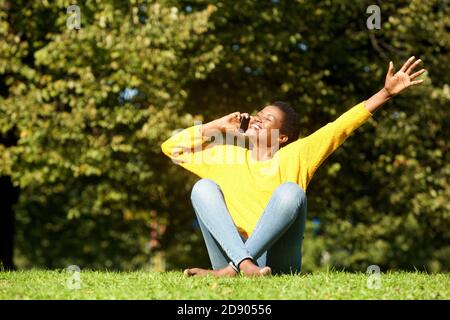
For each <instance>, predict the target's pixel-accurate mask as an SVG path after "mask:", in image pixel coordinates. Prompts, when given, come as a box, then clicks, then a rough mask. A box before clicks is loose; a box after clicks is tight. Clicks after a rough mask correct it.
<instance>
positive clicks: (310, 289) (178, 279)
mask: <svg viewBox="0 0 450 320" xmlns="http://www.w3.org/2000/svg"><path fill="white" fill-rule="evenodd" d="M70 277H71V275H70V274H69V273H67V272H66V271H65V270H58V271H43V270H30V271H15V272H0V299H262V300H264V299H450V275H449V274H426V273H420V272H414V273H407V272H395V273H384V274H382V275H381V279H380V280H381V281H380V287H379V288H378V289H375V288H372V289H371V288H369V287H368V285H367V284H368V281H367V280H368V276H367V275H366V274H363V273H348V272H337V271H330V272H319V273H313V274H306V275H300V276H289V275H286V276H272V277H268V278H258V279H256V278H254V279H250V278H246V277H241V276H239V277H236V278H221V279H218V278H212V277H207V278H185V277H184V276H183V274H182V273H181V272H165V273H152V272H145V271H138V272H105V271H85V270H82V271H81V273H80V289H69V287H68V284H67V280H68V279H69V278H70Z"/></svg>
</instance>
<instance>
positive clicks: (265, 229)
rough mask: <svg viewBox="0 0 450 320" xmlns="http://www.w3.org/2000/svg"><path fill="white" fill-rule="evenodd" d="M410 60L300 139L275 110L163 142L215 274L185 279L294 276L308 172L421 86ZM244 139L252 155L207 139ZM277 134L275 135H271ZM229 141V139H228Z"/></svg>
mask: <svg viewBox="0 0 450 320" xmlns="http://www.w3.org/2000/svg"><path fill="white" fill-rule="evenodd" d="M414 60H415V58H414V57H411V58H409V59H408V61H406V62H405V64H404V65H403V66H402V68H401V69H400V70H399V71H398V72H397V73H395V72H394V65H393V63H392V62H390V63H389V70H388V72H387V75H386V81H385V84H384V87H383V89H381V90H380V91H379V92H377V93H376V94H375V95H373V96H372V97H370V98H369V99H368V100H366V101H363V102H361V103H359V104H357V105H356V106H354V107H353V108H351V109H350V110H348V111H347V112H345V113H344V114H343V115H341V116H340V117H339V118H338V119H336V120H335V121H334V122H331V123H329V124H327V125H326V126H324V127H322V128H321V129H319V130H317V131H316V132H314V133H313V134H311V135H309V136H307V137H305V138H302V139H298V133H299V131H298V130H299V125H298V116H297V115H296V113H295V111H294V110H293V109H292V108H291V107H289V106H288V105H287V104H285V103H282V102H276V103H273V104H271V105H268V106H266V107H265V108H264V109H262V110H261V111H260V112H258V114H257V115H256V116H251V117H250V123H249V127H248V129H247V131H246V132H244V133H241V132H240V131H239V124H240V120H241V119H242V117H244V116H245V117H248V116H249V115H248V114H245V113H240V112H234V113H231V114H229V115H227V116H225V117H223V118H220V119H217V120H214V121H212V122H209V123H207V124H205V125H194V126H192V127H189V128H187V129H185V130H183V131H181V132H179V133H177V134H176V135H174V136H172V137H171V138H169V139H168V140H167V141H165V142H164V143H163V144H162V145H161V148H162V151H163V152H164V153H165V154H166V155H167V156H169V157H170V158H171V159H172V160H173V161H174V162H176V163H177V164H179V165H180V166H182V167H184V168H185V169H187V170H189V171H191V172H193V173H194V174H196V175H198V176H199V177H200V178H202V179H200V180H199V181H197V182H196V183H195V184H194V186H193V188H192V192H191V201H192V205H193V207H194V211H195V214H196V215H197V219H198V222H199V224H200V229H201V231H202V234H203V237H204V240H205V242H206V247H207V250H208V254H209V257H210V260H211V264H212V267H213V270H205V269H200V268H192V269H186V270H185V272H184V273H185V275H187V276H201V275H208V274H210V275H214V276H235V275H237V274H238V273H240V272H242V273H243V274H244V275H246V276H265V275H269V274H271V273H276V274H279V273H298V272H300V270H301V259H302V250H301V249H302V241H303V234H304V230H305V221H306V212H307V202H306V195H305V191H306V188H307V186H308V184H309V182H310V181H311V179H312V177H313V175H314V172H315V171H316V170H317V168H318V167H319V166H320V165H321V163H322V162H323V161H324V160H325V159H326V158H327V157H328V156H329V155H330V154H331V153H332V152H333V151H335V150H336V149H337V148H338V147H339V146H340V145H341V144H342V143H343V142H344V140H345V139H346V138H347V137H348V136H349V135H350V134H351V133H352V132H353V131H354V130H356V129H357V128H358V127H359V126H361V125H362V124H363V123H364V122H365V121H366V120H367V119H369V118H370V117H371V116H372V114H373V113H374V112H375V110H377V109H378V108H379V107H381V106H382V105H383V104H384V103H386V102H387V101H388V100H389V99H390V98H392V97H393V96H395V95H397V94H399V93H400V92H402V91H404V90H405V89H407V88H408V87H411V86H414V85H418V84H420V83H422V82H423V80H414V79H415V78H416V77H418V76H419V75H421V74H422V73H423V72H425V70H424V69H422V70H420V71H417V72H413V71H414V68H415V67H416V66H417V65H418V64H419V63H420V62H421V60H420V59H419V60H416V61H414ZM222 133H226V134H227V137H229V136H230V134H231V136H232V137H235V136H239V135H241V136H242V135H245V136H246V137H247V138H248V140H249V142H250V144H251V149H248V148H245V147H243V146H239V145H237V146H236V145H234V143H233V144H223V143H217V141H216V143H213V144H207V143H206V142H207V141H208V138H211V137H214V138H215V140H218V139H217V138H219V140H220V138H221V134H222ZM274 133H275V134H274ZM233 139H234V138H233Z"/></svg>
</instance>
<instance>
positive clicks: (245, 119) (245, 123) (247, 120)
mask: <svg viewBox="0 0 450 320" xmlns="http://www.w3.org/2000/svg"><path fill="white" fill-rule="evenodd" d="M249 123H250V117H249V116H243V117H242V119H241V125H240V127H239V131H241V132H245V131H247V129H248V124H249Z"/></svg>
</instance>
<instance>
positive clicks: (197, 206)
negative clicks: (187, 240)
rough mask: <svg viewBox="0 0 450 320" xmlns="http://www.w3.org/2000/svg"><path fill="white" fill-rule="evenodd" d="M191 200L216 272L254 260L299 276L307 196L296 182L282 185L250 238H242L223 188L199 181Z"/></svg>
mask: <svg viewBox="0 0 450 320" xmlns="http://www.w3.org/2000/svg"><path fill="white" fill-rule="evenodd" d="M191 201H192V205H193V207H194V211H195V214H196V216H197V220H198V223H199V225H200V229H201V231H202V234H203V238H204V239H205V243H206V248H207V250H208V254H209V258H210V260H211V264H212V267H213V269H221V268H224V267H226V266H228V264H229V262H233V263H234V265H236V266H238V265H239V263H240V262H241V261H242V260H244V259H247V258H249V259H252V260H253V261H254V262H255V263H257V264H258V266H260V267H264V266H269V267H271V268H272V273H274V274H279V273H298V272H300V270H301V264H302V242H303V234H304V232H305V222H306V212H307V202H306V194H305V192H304V191H303V189H302V188H300V186H299V185H298V184H296V183H294V182H285V183H282V184H280V185H279V186H278V187H277V188H276V189H275V191H274V192H273V194H272V197H271V199H270V201H269V203H268V204H267V207H266V208H265V210H264V212H263V213H262V215H261V217H260V219H259V220H258V223H257V225H256V227H255V229H254V231H253V232H252V234H251V235H250V237H249V238H248V239H245V238H244V237H242V236H241V235H240V234H239V232H238V230H237V227H236V225H235V224H234V222H233V220H232V218H231V215H230V213H229V211H228V209H227V207H226V204H225V200H224V196H223V193H222V190H221V189H220V187H219V186H218V185H217V184H216V183H215V182H214V181H213V180H210V179H200V180H198V181H197V182H196V183H195V184H194V186H193V188H192V192H191Z"/></svg>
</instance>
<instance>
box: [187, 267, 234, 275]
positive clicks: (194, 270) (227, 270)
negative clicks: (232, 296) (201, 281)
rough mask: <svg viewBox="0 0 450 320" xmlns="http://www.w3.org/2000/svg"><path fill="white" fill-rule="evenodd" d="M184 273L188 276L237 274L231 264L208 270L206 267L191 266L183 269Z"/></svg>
mask: <svg viewBox="0 0 450 320" xmlns="http://www.w3.org/2000/svg"><path fill="white" fill-rule="evenodd" d="M183 273H184V275H185V276H188V277H193V276H207V275H211V276H214V277H234V276H236V275H237V272H236V271H234V269H233V268H232V267H231V266H227V267H225V268H222V269H217V270H208V269H200V268H192V269H186V270H184V272H183Z"/></svg>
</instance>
